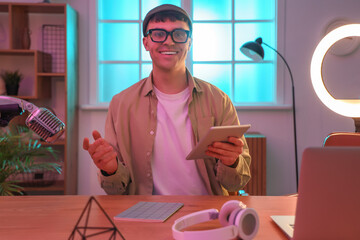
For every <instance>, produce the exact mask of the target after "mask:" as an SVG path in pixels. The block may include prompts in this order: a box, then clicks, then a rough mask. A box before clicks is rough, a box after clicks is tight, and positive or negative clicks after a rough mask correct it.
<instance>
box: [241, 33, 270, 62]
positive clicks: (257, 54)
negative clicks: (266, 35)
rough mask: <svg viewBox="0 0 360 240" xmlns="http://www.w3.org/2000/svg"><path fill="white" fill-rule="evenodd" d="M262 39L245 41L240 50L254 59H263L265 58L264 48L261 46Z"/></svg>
mask: <svg viewBox="0 0 360 240" xmlns="http://www.w3.org/2000/svg"><path fill="white" fill-rule="evenodd" d="M261 44H262V39H261V38H258V39H256V40H255V41H251V42H246V43H244V44H243V45H242V46H241V48H240V51H241V52H242V53H243V54H244V55H245V56H247V57H249V58H251V59H252V60H254V61H257V62H259V61H261V60H263V59H264V49H263V47H262V46H261Z"/></svg>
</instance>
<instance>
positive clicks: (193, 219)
mask: <svg viewBox="0 0 360 240" xmlns="http://www.w3.org/2000/svg"><path fill="white" fill-rule="evenodd" d="M218 216H219V211H218V210H217V209H207V210H203V211H199V212H194V213H191V214H189V215H186V216H183V217H181V218H179V219H177V220H175V222H174V224H173V226H172V232H173V237H174V238H175V239H178V240H185V239H186V240H198V239H207V240H218V239H234V238H236V237H237V236H238V229H237V227H235V226H234V225H231V226H227V227H224V228H216V229H211V230H202V231H184V232H182V231H181V230H182V229H184V228H187V227H189V226H192V225H195V224H198V223H202V222H207V221H210V220H214V219H217V218H218Z"/></svg>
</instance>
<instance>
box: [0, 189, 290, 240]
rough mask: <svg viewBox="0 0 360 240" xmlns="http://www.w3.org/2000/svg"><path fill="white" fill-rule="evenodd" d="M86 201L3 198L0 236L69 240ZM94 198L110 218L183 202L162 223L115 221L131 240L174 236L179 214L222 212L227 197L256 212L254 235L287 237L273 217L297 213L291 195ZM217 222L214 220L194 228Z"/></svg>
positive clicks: (95, 213)
mask: <svg viewBox="0 0 360 240" xmlns="http://www.w3.org/2000/svg"><path fill="white" fill-rule="evenodd" d="M88 199H89V196H69V195H65V196H16V197H0V238H1V239H21V240H23V239H68V237H69V236H70V234H71V232H72V230H73V228H74V226H75V225H76V223H77V221H78V219H79V217H80V215H81V212H82V210H83V209H84V207H85V204H86V203H87V201H88ZM96 199H97V200H98V202H99V203H100V204H101V206H102V207H103V208H104V209H105V211H106V212H107V214H108V215H109V216H110V217H111V218H113V216H115V215H117V214H118V213H120V212H122V211H124V210H126V209H127V208H129V207H131V206H132V205H134V204H136V203H137V202H139V201H153V202H182V203H184V207H182V208H181V209H180V210H179V211H178V212H176V213H175V214H174V215H173V216H172V217H170V218H169V219H168V220H167V221H165V222H164V223H149V222H130V221H114V223H115V225H116V226H117V228H118V229H119V231H120V232H121V233H122V235H123V236H124V237H125V239H127V240H132V239H135V240H139V239H156V240H163V239H164V240H165V239H173V238H172V231H171V226H172V224H173V223H174V221H175V220H176V219H177V218H179V217H181V216H184V215H186V214H189V213H192V212H195V211H199V210H204V209H209V208H216V209H219V210H220V208H221V206H222V205H223V204H224V203H225V202H226V201H228V200H232V199H236V200H240V201H242V202H243V203H245V204H246V205H247V206H248V207H252V208H254V209H255V210H256V211H257V212H258V214H259V217H260V228H259V232H258V234H257V236H256V238H255V239H286V237H285V235H284V234H283V233H282V231H281V230H280V229H279V228H278V227H277V226H276V225H275V223H273V222H272V220H271V218H270V216H271V215H293V214H295V207H296V201H297V198H296V197H291V196H279V197H272V196H245V197H243V196H240V197H238V196H231V197H225V196H96ZM100 213H101V211H100V210H99V209H98V207H97V206H96V204H93V207H92V210H91V216H90V219H91V221H92V223H95V224H97V225H95V226H103V225H104V224H105V223H106V221H105V219H106V218H103V217H102V214H100ZM106 226H108V225H106ZM219 226H220V224H219V223H218V221H217V220H214V221H211V222H207V223H206V224H200V225H199V226H196V227H194V228H193V229H208V228H215V227H219ZM94 239H98V238H94ZM117 239H118V238H117Z"/></svg>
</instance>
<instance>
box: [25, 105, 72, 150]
mask: <svg viewBox="0 0 360 240" xmlns="http://www.w3.org/2000/svg"><path fill="white" fill-rule="evenodd" d="M25 124H26V126H28V127H29V128H30V129H31V130H33V131H34V132H35V133H36V134H37V135H39V136H40V137H41V138H43V139H44V140H45V141H46V142H50V143H52V142H54V141H55V140H56V139H58V138H59V137H60V136H61V135H62V134H63V132H64V130H65V124H64V123H63V122H62V121H60V119H58V118H57V117H56V116H55V115H54V114H53V113H52V112H50V111H49V110H48V109H46V108H38V109H36V110H35V111H33V112H32V113H31V114H30V115H29V116H28V118H27V119H26V121H25Z"/></svg>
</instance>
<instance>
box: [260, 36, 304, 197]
mask: <svg viewBox="0 0 360 240" xmlns="http://www.w3.org/2000/svg"><path fill="white" fill-rule="evenodd" d="M262 44H264V45H266V46H267V47H268V48H270V49H272V50H273V51H275V52H276V53H277V54H278V55H279V56H280V57H281V59H282V60H283V61H284V63H285V65H286V67H287V69H288V70H289V73H290V79H291V90H292V113H293V123H294V144H295V170H296V191H297V190H298V186H299V169H298V168H299V166H298V154H297V136H296V114H295V87H294V78H293V75H292V72H291V70H290V67H289V64H288V63H287V62H286V60H285V58H284V57H283V56H282V55H281V54H280V53H279V52H278V51H277V50H276V49H275V48H273V47H271V46H270V45H268V44H266V43H264V42H262Z"/></svg>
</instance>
